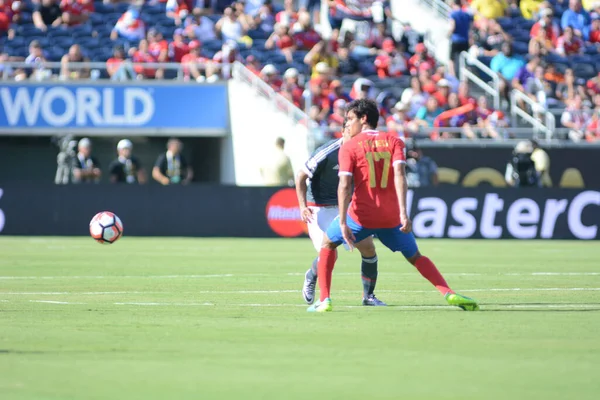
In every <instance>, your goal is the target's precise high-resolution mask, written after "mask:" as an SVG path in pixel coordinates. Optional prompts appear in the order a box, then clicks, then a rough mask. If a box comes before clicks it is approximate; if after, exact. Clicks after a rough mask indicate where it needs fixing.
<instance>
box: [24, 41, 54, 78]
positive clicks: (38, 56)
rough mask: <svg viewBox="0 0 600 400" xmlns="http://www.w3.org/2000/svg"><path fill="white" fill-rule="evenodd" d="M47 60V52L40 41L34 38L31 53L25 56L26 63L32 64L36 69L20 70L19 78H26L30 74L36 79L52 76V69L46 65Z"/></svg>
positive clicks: (30, 45)
mask: <svg viewBox="0 0 600 400" xmlns="http://www.w3.org/2000/svg"><path fill="white" fill-rule="evenodd" d="M47 61H48V60H47V56H46V52H45V51H44V50H43V49H42V45H41V44H40V42H39V41H37V40H32V41H31V43H29V55H28V56H27V58H25V64H30V65H31V66H32V68H35V69H34V70H33V71H32V70H30V69H26V70H25V71H18V72H17V76H18V77H19V80H21V79H24V78H26V77H27V76H28V75H31V78H32V79H35V80H44V79H48V78H49V77H50V76H52V70H51V69H47V68H45V66H44V65H45V63H46V62H47Z"/></svg>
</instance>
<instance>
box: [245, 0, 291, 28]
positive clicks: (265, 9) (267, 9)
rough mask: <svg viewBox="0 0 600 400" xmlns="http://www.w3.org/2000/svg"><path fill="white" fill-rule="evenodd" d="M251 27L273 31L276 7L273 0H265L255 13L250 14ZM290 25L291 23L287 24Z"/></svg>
mask: <svg viewBox="0 0 600 400" xmlns="http://www.w3.org/2000/svg"><path fill="white" fill-rule="evenodd" d="M258 1H261V2H262V1H263V0H258ZM248 18H249V20H250V23H249V25H250V27H251V28H253V29H258V30H259V31H262V32H265V33H268V34H270V33H272V32H273V30H274V28H275V9H274V8H273V2H272V1H271V0H264V3H263V4H262V6H261V7H260V8H259V10H258V12H257V13H256V14H254V15H250V14H248ZM287 26H288V27H289V26H290V25H287Z"/></svg>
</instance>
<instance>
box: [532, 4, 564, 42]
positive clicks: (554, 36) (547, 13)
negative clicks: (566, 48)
mask: <svg viewBox="0 0 600 400" xmlns="http://www.w3.org/2000/svg"><path fill="white" fill-rule="evenodd" d="M541 16H542V18H541V19H540V20H539V21H537V22H536V23H535V24H533V26H532V27H531V30H530V31H529V36H530V37H531V38H532V39H533V38H537V37H539V32H540V31H545V36H544V37H545V38H546V39H547V40H550V41H551V42H552V43H553V44H556V41H557V40H558V37H559V36H560V27H559V26H558V24H556V23H555V22H554V20H553V17H554V11H552V9H551V8H544V9H543V10H542V11H541Z"/></svg>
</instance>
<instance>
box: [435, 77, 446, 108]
mask: <svg viewBox="0 0 600 400" xmlns="http://www.w3.org/2000/svg"><path fill="white" fill-rule="evenodd" d="M432 96H433V97H435V99H436V100H437V101H438V105H439V106H440V107H441V108H444V109H447V108H448V107H447V106H448V96H450V82H448V80H447V79H444V78H442V79H440V80H439V81H438V82H437V90H436V91H435V92H434V93H433V94H432Z"/></svg>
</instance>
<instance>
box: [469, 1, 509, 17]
mask: <svg viewBox="0 0 600 400" xmlns="http://www.w3.org/2000/svg"><path fill="white" fill-rule="evenodd" d="M471 9H473V10H474V11H475V13H476V18H477V20H479V19H498V18H500V17H504V16H505V15H506V12H507V11H508V2H507V1H506V0H473V1H472V2H471Z"/></svg>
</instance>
